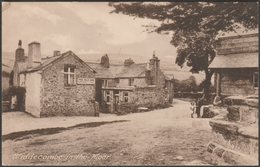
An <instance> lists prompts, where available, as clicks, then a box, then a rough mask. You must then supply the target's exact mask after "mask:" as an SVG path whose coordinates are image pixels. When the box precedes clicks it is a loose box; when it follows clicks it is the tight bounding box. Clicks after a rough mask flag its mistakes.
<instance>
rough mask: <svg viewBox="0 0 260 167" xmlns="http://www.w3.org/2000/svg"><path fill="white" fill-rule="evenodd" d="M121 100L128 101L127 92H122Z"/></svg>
mask: <svg viewBox="0 0 260 167" xmlns="http://www.w3.org/2000/svg"><path fill="white" fill-rule="evenodd" d="M123 100H124V102H126V103H127V102H128V92H124V93H123Z"/></svg>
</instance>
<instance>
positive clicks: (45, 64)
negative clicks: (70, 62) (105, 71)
mask: <svg viewBox="0 0 260 167" xmlns="http://www.w3.org/2000/svg"><path fill="white" fill-rule="evenodd" d="M67 55H74V56H76V58H78V59H79V60H80V61H81V62H83V63H85V62H84V61H83V60H81V59H80V58H79V57H78V56H77V55H75V54H74V53H73V52H72V51H68V52H65V53H63V54H61V55H60V56H52V57H49V58H42V63H41V64H40V65H39V66H36V67H33V68H30V69H26V70H24V71H22V72H34V71H39V70H44V69H45V68H46V67H48V66H49V65H50V64H51V63H53V62H55V61H57V60H59V59H61V58H63V57H65V56H67ZM85 64H86V63H85ZM86 65H87V66H88V67H89V68H90V69H91V70H92V71H93V72H95V70H93V69H92V68H91V67H90V66H89V65H88V64H86Z"/></svg>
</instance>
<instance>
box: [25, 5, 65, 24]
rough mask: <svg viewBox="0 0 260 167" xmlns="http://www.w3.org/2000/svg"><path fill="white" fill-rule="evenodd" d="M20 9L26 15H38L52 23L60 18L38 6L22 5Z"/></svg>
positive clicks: (55, 22)
mask: <svg viewBox="0 0 260 167" xmlns="http://www.w3.org/2000/svg"><path fill="white" fill-rule="evenodd" d="M21 9H22V10H23V11H24V12H25V14H26V15H27V16H28V17H38V18H39V19H46V20H48V21H50V22H52V23H53V24H57V22H58V21H60V20H61V19H62V18H61V17H60V16H58V15H56V14H54V13H51V12H49V11H47V10H45V9H43V8H41V7H39V6H31V5H30V6H26V5H24V6H22V7H21Z"/></svg>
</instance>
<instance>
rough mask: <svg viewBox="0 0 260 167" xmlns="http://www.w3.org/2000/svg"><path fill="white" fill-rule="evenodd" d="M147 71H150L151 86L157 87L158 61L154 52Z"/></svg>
mask: <svg viewBox="0 0 260 167" xmlns="http://www.w3.org/2000/svg"><path fill="white" fill-rule="evenodd" d="M149 69H150V70H151V76H152V84H154V85H157V84H158V78H159V69H160V60H159V59H158V57H156V56H155V52H153V57H152V58H151V59H150V63H149Z"/></svg>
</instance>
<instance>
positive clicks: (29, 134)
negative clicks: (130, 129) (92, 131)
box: [2, 120, 129, 141]
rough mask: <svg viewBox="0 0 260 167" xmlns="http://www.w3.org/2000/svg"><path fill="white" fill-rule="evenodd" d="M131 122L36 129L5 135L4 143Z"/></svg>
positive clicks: (93, 123)
mask: <svg viewBox="0 0 260 167" xmlns="http://www.w3.org/2000/svg"><path fill="white" fill-rule="evenodd" d="M128 121H129V120H116V121H103V122H89V123H82V124H77V125H74V126H70V127H56V128H44V129H36V130H28V131H20V132H13V133H10V134H7V135H3V136H2V139H3V141H6V140H17V141H18V140H24V139H28V138H31V137H32V135H33V136H40V135H52V134H56V133H61V132H63V131H65V130H71V129H82V128H93V127H98V126H101V125H105V124H111V123H119V122H128Z"/></svg>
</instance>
